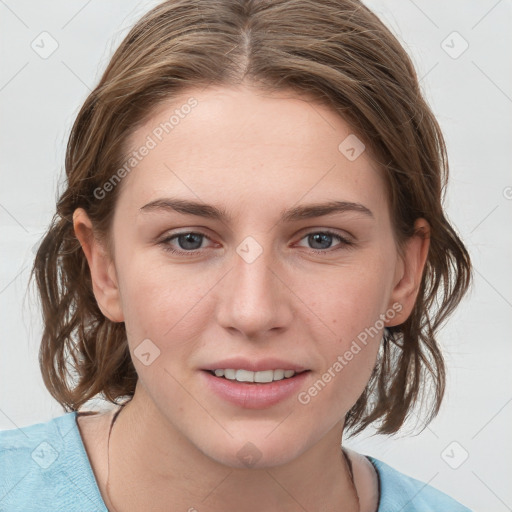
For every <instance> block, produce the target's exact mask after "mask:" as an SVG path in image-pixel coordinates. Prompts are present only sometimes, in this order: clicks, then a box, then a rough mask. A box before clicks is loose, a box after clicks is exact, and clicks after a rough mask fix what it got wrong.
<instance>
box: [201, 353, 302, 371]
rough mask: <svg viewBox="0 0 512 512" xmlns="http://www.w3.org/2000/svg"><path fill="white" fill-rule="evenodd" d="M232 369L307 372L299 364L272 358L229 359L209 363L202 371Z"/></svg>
mask: <svg viewBox="0 0 512 512" xmlns="http://www.w3.org/2000/svg"><path fill="white" fill-rule="evenodd" d="M228 368H232V369H235V370H249V371H251V372H262V371H265V370H294V371H295V372H296V373H299V372H302V371H304V370H307V368H305V367H304V366H301V365H300V364H296V363H292V362H290V361H284V360H283V359H278V358H274V357H269V358H265V359H260V360H258V361H256V360H250V359H246V358H244V357H230V358H229V359H221V360H219V361H216V362H215V363H211V364H209V365H208V366H206V367H205V368H203V370H224V369H228Z"/></svg>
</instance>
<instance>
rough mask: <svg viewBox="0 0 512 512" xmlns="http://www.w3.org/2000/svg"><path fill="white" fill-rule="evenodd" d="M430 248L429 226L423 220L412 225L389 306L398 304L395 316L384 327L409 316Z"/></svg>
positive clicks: (397, 323) (403, 320) (400, 321)
mask: <svg viewBox="0 0 512 512" xmlns="http://www.w3.org/2000/svg"><path fill="white" fill-rule="evenodd" d="M429 246H430V225H429V223H428V222H427V221H426V220H425V219H417V220H416V222H415V223H414V235H413V236H412V237H411V238H410V239H409V240H407V242H406V244H405V247H404V252H403V257H401V258H400V260H399V262H398V272H397V273H398V275H399V278H398V280H397V282H396V283H395V286H394V289H393V293H392V295H391V298H390V304H389V306H390V307H391V305H393V304H400V306H401V308H400V311H399V313H398V314H397V315H395V316H394V317H393V319H392V320H389V321H388V322H387V323H386V327H392V326H394V325H399V324H401V323H403V322H405V321H406V320H407V318H408V317H409V315H410V314H411V312H412V310H413V308H414V304H415V302H416V298H417V296H418V292H419V289H420V285H421V280H422V277H423V271H424V269H425V263H426V261H427V256H428V250H429Z"/></svg>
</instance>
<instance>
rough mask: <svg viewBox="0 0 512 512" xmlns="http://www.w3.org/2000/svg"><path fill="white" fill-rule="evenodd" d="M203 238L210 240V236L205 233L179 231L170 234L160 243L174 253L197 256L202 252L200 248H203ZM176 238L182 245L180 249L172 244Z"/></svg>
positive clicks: (179, 244)
mask: <svg viewBox="0 0 512 512" xmlns="http://www.w3.org/2000/svg"><path fill="white" fill-rule="evenodd" d="M203 238H206V239H208V240H209V238H208V237H207V236H206V235H204V234H203V233H196V232H192V231H186V232H183V233H177V234H174V235H172V236H168V237H167V238H164V239H163V240H162V241H161V242H159V243H160V244H161V245H162V247H163V249H164V250H165V251H167V252H170V253H172V254H179V255H185V256H195V255H196V254H197V253H198V252H200V251H199V249H200V248H201V245H202V239H203ZM174 239H176V240H177V241H178V246H179V247H180V249H175V248H173V246H172V245H171V241H173V240H174Z"/></svg>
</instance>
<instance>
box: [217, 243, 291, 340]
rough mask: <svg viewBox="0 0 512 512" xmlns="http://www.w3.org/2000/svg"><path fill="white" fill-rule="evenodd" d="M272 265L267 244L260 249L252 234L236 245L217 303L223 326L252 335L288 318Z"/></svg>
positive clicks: (279, 325)
mask: <svg viewBox="0 0 512 512" xmlns="http://www.w3.org/2000/svg"><path fill="white" fill-rule="evenodd" d="M275 267H276V265H275V257H274V255H273V254H272V250H271V248H270V247H268V246H267V247H265V248H264V247H263V243H261V244H260V243H259V242H258V241H256V240H255V239H254V238H252V237H247V238H246V239H244V240H243V241H242V243H240V244H239V246H238V247H237V248H236V254H234V255H233V268H232V270H231V272H229V274H228V276H227V278H228V279H227V282H226V283H225V287H224V288H223V291H222V297H220V302H219V309H218V320H219V322H220V323H221V325H223V327H225V328H235V329H237V330H238V331H240V332H243V333H244V334H245V335H247V336H256V335H257V334H258V333H260V334H263V333H264V332H265V331H268V330H270V329H273V328H276V327H283V326H284V325H285V324H286V323H287V322H288V321H289V320H290V318H291V312H290V311H289V310H288V305H287V303H286V298H285V296H284V294H283V284H282V283H281V282H280V279H279V278H278V277H277V276H276V275H275V271H276V270H275ZM287 311H288V313H287Z"/></svg>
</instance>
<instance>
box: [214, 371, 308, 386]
mask: <svg viewBox="0 0 512 512" xmlns="http://www.w3.org/2000/svg"><path fill="white" fill-rule="evenodd" d="M204 371H206V372H208V373H210V374H211V375H213V376H214V377H218V378H219V379H223V380H228V381H234V382H242V383H245V384H270V383H272V382H280V381H283V380H287V379H292V378H293V377H295V376H297V375H300V374H302V373H306V372H309V371H310V370H302V371H295V370H283V369H279V368H278V369H275V370H263V371H257V372H253V371H250V370H244V369H235V368H219V369H216V370H204Z"/></svg>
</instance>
